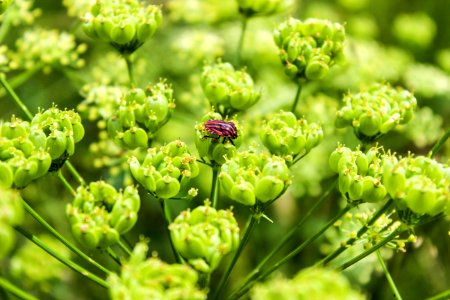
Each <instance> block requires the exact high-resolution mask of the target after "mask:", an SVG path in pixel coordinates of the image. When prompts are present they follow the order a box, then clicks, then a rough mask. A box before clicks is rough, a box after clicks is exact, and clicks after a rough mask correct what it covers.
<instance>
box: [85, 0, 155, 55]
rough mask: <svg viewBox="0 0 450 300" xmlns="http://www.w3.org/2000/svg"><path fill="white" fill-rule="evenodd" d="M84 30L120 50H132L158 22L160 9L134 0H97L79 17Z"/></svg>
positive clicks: (150, 33) (153, 30)
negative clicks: (81, 19)
mask: <svg viewBox="0 0 450 300" xmlns="http://www.w3.org/2000/svg"><path fill="white" fill-rule="evenodd" d="M83 21H84V24H83V29H84V32H85V33H86V34H87V35H88V36H90V37H92V38H95V39H99V40H102V41H104V42H107V43H110V44H111V45H112V46H113V47H114V48H116V49H117V50H118V51H119V52H120V53H124V54H126V53H128V54H129V53H133V52H134V51H135V50H136V49H138V48H139V47H140V46H142V45H143V44H144V43H145V41H146V40H147V39H148V38H150V37H151V36H152V35H153V34H154V33H155V31H156V29H157V28H158V27H159V25H160V24H161V21H162V13H161V8H160V7H159V6H156V5H145V4H143V3H142V2H140V1H138V0H128V1H121V0H110V1H97V3H96V4H95V5H94V6H93V7H92V9H91V12H90V13H87V14H86V15H85V16H84V18H83Z"/></svg>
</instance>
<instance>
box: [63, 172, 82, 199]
mask: <svg viewBox="0 0 450 300" xmlns="http://www.w3.org/2000/svg"><path fill="white" fill-rule="evenodd" d="M58 178H59V179H60V180H61V182H62V183H63V185H64V186H65V187H66V188H67V190H68V191H69V192H70V193H71V194H72V196H74V197H75V196H76V194H77V193H76V191H75V190H74V189H73V187H72V186H71V185H70V183H69V182H68V181H67V179H66V177H64V175H63V174H62V173H61V170H58Z"/></svg>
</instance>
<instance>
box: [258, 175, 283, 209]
mask: <svg viewBox="0 0 450 300" xmlns="http://www.w3.org/2000/svg"><path fill="white" fill-rule="evenodd" d="M283 190H284V184H283V181H281V180H280V179H278V178H277V177H275V176H264V177H262V178H261V179H259V180H258V181H257V182H256V185H255V194H256V197H257V198H258V199H259V200H260V201H261V202H263V203H264V202H267V201H270V200H272V199H276V198H277V197H278V195H280V194H281V193H282V192H283Z"/></svg>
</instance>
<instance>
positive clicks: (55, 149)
mask: <svg viewBox="0 0 450 300" xmlns="http://www.w3.org/2000/svg"><path fill="white" fill-rule="evenodd" d="M46 146H47V149H46V150H47V152H48V153H49V154H50V156H51V158H52V160H56V159H58V158H60V157H61V156H63V154H64V152H65V151H66V148H67V138H66V135H65V134H64V132H62V131H59V130H54V131H53V132H51V133H50V135H49V136H48V137H47V142H46Z"/></svg>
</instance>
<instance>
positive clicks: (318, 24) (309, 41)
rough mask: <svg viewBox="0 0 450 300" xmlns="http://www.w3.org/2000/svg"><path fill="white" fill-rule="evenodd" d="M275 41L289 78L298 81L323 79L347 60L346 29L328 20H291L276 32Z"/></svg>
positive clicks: (281, 25)
mask: <svg viewBox="0 0 450 300" xmlns="http://www.w3.org/2000/svg"><path fill="white" fill-rule="evenodd" d="M274 39H275V43H276V45H277V46H278V48H279V49H280V53H279V55H280V59H281V62H282V63H283V65H284V66H285V72H286V74H287V75H289V76H290V77H292V78H295V79H301V78H303V79H307V80H317V79H322V78H324V77H325V76H327V75H328V72H329V69H330V67H331V66H333V65H334V64H336V63H339V62H340V61H342V60H343V58H344V51H343V49H344V40H345V30H344V27H343V26H342V25H341V24H339V23H332V22H330V21H328V20H319V19H307V20H305V21H300V20H298V19H294V18H290V19H288V20H287V21H285V22H283V23H281V24H280V25H279V26H278V27H277V28H276V29H275V31H274Z"/></svg>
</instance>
